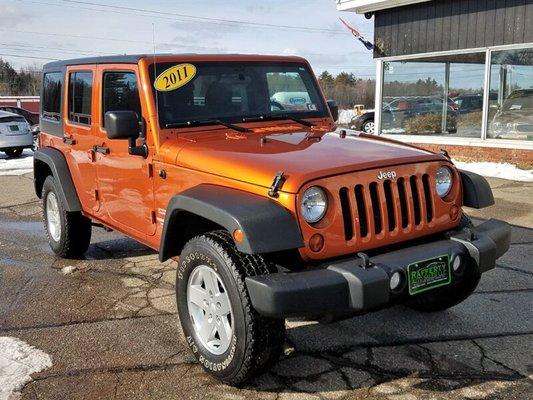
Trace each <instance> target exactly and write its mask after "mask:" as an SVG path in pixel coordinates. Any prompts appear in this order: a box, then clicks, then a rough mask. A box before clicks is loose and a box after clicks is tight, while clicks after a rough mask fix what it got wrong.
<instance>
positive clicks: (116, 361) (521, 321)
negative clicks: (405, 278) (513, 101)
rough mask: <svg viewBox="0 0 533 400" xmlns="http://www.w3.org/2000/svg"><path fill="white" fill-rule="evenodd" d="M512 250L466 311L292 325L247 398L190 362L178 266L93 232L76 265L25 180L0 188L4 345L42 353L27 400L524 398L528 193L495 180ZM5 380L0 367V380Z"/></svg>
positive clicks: (394, 312) (530, 291) (524, 186)
mask: <svg viewBox="0 0 533 400" xmlns="http://www.w3.org/2000/svg"><path fill="white" fill-rule="evenodd" d="M490 182H491V185H492V186H493V188H494V192H495V196H496V200H497V205H496V206H493V207H491V208H489V209H487V210H483V211H481V212H480V211H477V212H475V211H471V214H472V215H474V216H475V217H477V218H489V217H490V216H494V217H499V218H503V219H506V220H508V221H510V222H511V223H513V224H514V226H513V238H512V245H511V249H510V251H509V252H508V253H507V254H506V255H505V256H504V257H502V258H501V259H500V261H499V263H498V267H497V268H496V269H495V270H493V271H491V272H489V273H487V274H485V275H483V278H482V281H481V284H480V285H479V287H478V289H477V291H476V292H475V293H474V294H473V295H472V296H471V297H470V298H469V299H468V300H467V301H465V302H464V303H462V304H460V305H458V306H456V307H454V308H452V309H451V310H448V311H445V312H442V313H438V314H421V313H416V312H414V311H412V310H409V309H407V308H404V307H401V306H398V307H394V308H390V309H387V310H383V311H380V312H377V313H373V314H368V315H365V316H361V317H356V318H352V319H349V320H345V321H342V322H336V323H332V324H318V323H315V322H307V321H288V322H287V328H288V330H287V332H288V335H287V342H286V345H285V355H284V356H283V357H282V359H281V360H280V361H279V362H278V363H277V364H276V365H275V366H274V368H273V369H272V370H271V371H270V372H268V373H265V374H264V375H262V376H259V377H258V378H256V379H254V380H253V381H251V382H249V383H248V384H247V385H245V386H244V387H242V388H233V387H229V386H226V385H223V384H221V383H219V382H217V381H216V380H215V379H213V378H211V377H209V376H208V375H207V374H206V373H204V372H203V370H202V369H201V368H200V366H199V365H198V364H196V363H195V362H194V359H193V357H192V356H191V355H190V353H189V351H188V349H187V346H186V344H185V341H184V339H183V337H182V335H181V331H180V329H179V321H178V317H177V315H176V309H175V300H174V279H175V264H174V262H167V263H164V264H160V263H159V262H158V260H157V255H156V254H155V252H153V251H151V250H149V249H147V248H146V247H144V246H143V245H140V244H138V243H136V242H134V241H132V240H130V239H126V238H123V237H121V236H120V235H118V234H116V233H108V232H105V231H104V230H102V229H97V228H95V229H94V231H93V240H92V244H91V247H90V249H89V251H88V253H87V257H86V259H84V260H78V261H72V260H62V259H58V258H56V257H55V256H54V255H53V254H52V252H51V250H50V249H49V247H48V244H47V242H46V239H45V236H44V230H43V226H42V222H41V209H40V203H39V202H38V201H37V199H36V198H35V196H34V193H33V181H32V177H31V175H29V174H28V175H23V176H16V177H15V176H2V177H0V188H2V190H0V337H15V338H18V339H21V340H23V341H24V342H26V343H28V344H30V345H31V346H35V347H36V348H37V349H40V350H42V351H43V352H45V353H47V354H48V355H50V357H51V359H52V366H51V367H50V368H48V369H44V370H43V371H41V372H38V373H36V374H33V376H32V377H33V380H31V381H30V382H29V383H27V384H26V385H25V386H24V387H23V388H22V389H21V398H22V399H157V400H162V399H315V398H317V399H318V398H321V399H330V398H331V399H363V398H364V399H390V400H417V399H465V398H468V399H490V400H494V399H521V400H522V399H532V398H533V387H532V380H531V379H532V377H533V340H532V339H533V261H532V260H533V230H532V228H533V212H532V211H531V210H532V209H533V207H532V206H533V184H532V183H520V182H511V181H505V180H500V179H491V180H490ZM1 373H2V371H1V369H0V374H1Z"/></svg>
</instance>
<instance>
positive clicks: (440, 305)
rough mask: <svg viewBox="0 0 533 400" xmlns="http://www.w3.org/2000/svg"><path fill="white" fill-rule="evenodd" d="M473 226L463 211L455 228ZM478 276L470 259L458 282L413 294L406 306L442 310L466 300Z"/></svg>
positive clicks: (417, 309) (431, 310) (434, 310)
mask: <svg viewBox="0 0 533 400" xmlns="http://www.w3.org/2000/svg"><path fill="white" fill-rule="evenodd" d="M473 226H474V224H473V223H472V220H471V219H470V217H469V216H468V215H466V214H465V213H463V214H462V215H461V220H460V222H459V225H458V226H457V228H458V229H462V228H472V227H473ZM480 278H481V274H480V273H479V270H478V269H477V266H476V265H475V263H474V261H471V262H470V263H469V264H468V265H467V266H466V270H465V272H464V276H463V277H462V279H461V281H460V282H459V283H457V284H455V285H453V284H452V285H451V286H448V287H446V288H443V289H438V290H436V291H430V292H428V293H422V294H419V295H415V296H413V297H412V298H411V299H410V300H409V301H408V302H407V303H406V306H407V307H409V308H412V309H413V310H416V311H421V312H439V311H444V310H446V309H448V308H451V307H453V306H455V305H457V304H459V303H461V302H463V301H464V300H466V299H467V298H468V297H469V296H470V295H471V294H472V292H474V290H476V287H477V285H478V283H479V279H480Z"/></svg>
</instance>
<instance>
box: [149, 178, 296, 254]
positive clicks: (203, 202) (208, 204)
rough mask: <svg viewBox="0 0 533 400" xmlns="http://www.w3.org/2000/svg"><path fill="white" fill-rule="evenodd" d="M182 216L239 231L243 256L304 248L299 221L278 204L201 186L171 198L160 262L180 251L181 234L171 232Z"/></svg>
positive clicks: (221, 187) (252, 195)
mask: <svg viewBox="0 0 533 400" xmlns="http://www.w3.org/2000/svg"><path fill="white" fill-rule="evenodd" d="M180 214H182V215H183V214H194V215H196V216H199V217H202V218H204V219H205V220H208V221H210V222H212V223H214V224H216V225H218V226H221V227H223V228H224V229H226V230H227V231H228V232H230V234H231V233H233V232H234V231H235V230H236V229H240V230H241V231H242V232H243V233H244V239H243V240H242V241H241V242H236V243H235V244H236V246H237V249H238V250H239V251H241V252H243V253H247V254H264V253H272V252H278V251H283V250H290V249H296V248H299V247H303V246H304V242H303V238H302V235H301V232H300V228H299V226H298V223H297V221H296V220H295V218H294V217H293V215H292V213H291V212H289V210H287V209H286V208H284V207H283V206H281V205H280V204H279V203H277V202H275V201H273V200H271V199H268V198H266V197H262V196H258V195H255V194H252V193H247V192H243V191H241V190H237V189H232V188H227V187H223V186H216V185H211V184H201V185H198V186H195V187H193V188H191V189H188V190H186V191H184V192H182V193H179V194H177V195H175V196H174V197H172V198H171V199H170V201H169V204H168V207H167V209H166V212H165V222H164V225H163V231H162V234H161V245H160V248H159V259H160V260H161V262H163V261H166V260H168V259H169V258H170V257H173V256H177V255H179V253H180V252H181V246H180V240H179V236H180V234H182V233H181V232H179V231H178V232H177V231H176V230H175V229H172V226H173V224H175V223H176V222H177V221H178V220H179V218H180Z"/></svg>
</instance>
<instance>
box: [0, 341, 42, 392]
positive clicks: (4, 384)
mask: <svg viewBox="0 0 533 400" xmlns="http://www.w3.org/2000/svg"><path fill="white" fill-rule="evenodd" d="M51 366H52V359H51V358H50V356H49V355H48V354H46V353H45V352H43V351H41V350H39V349H36V348H35V347H33V346H30V345H29V344H27V343H26V342H23V341H22V340H20V339H17V338H13V337H6V336H3V337H2V336H0V400H15V399H18V398H19V395H20V393H18V391H19V390H20V389H22V388H23V386H24V385H25V384H26V383H28V382H30V381H31V380H32V378H31V376H30V375H31V374H33V373H36V372H39V371H42V370H44V369H46V368H50V367H51Z"/></svg>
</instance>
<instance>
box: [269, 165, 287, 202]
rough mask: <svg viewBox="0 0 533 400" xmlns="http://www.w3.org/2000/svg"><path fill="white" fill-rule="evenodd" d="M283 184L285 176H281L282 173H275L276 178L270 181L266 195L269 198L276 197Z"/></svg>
mask: <svg viewBox="0 0 533 400" xmlns="http://www.w3.org/2000/svg"><path fill="white" fill-rule="evenodd" d="M284 183H285V175H284V174H283V171H278V172H276V176H275V177H274V181H272V186H270V190H269V191H268V195H269V196H270V197H278V192H279V190H280V189H281V187H282V186H283V184H284Z"/></svg>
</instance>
